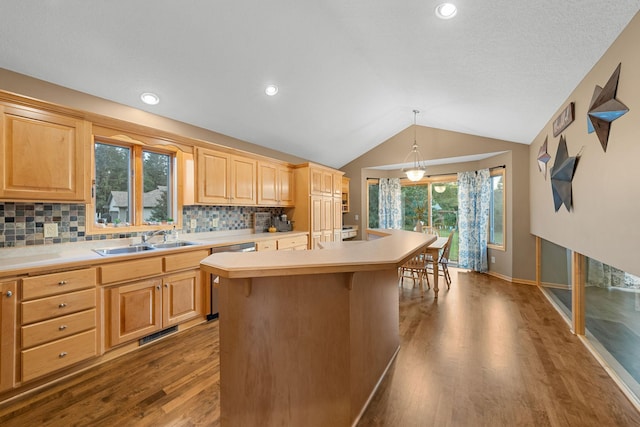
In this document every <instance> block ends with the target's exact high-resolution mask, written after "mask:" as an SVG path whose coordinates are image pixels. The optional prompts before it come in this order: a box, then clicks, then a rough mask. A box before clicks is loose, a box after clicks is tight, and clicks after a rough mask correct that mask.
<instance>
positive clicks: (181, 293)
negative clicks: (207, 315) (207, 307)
mask: <svg viewBox="0 0 640 427" xmlns="http://www.w3.org/2000/svg"><path fill="white" fill-rule="evenodd" d="M202 308H203V307H202V286H201V285H200V270H199V269H198V270H191V271H186V272H184V273H177V274H173V275H171V276H168V277H165V278H164V279H163V280H162V327H163V328H168V327H169V326H173V325H177V324H179V323H182V322H185V321H187V320H189V319H193V318H194V317H197V316H199V315H202V314H203V310H202Z"/></svg>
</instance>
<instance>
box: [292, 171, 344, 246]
mask: <svg viewBox="0 0 640 427" xmlns="http://www.w3.org/2000/svg"><path fill="white" fill-rule="evenodd" d="M342 175H343V172H340V171H337V170H335V169H331V168H328V167H325V166H321V165H316V164H313V163H304V164H301V165H298V166H296V169H295V182H296V188H295V208H294V209H292V210H291V214H290V219H291V220H293V221H294V223H293V226H294V230H296V231H308V232H309V235H310V239H309V248H310V249H317V248H318V243H320V242H332V241H337V240H340V239H341V238H342V237H341V236H342V210H341V204H342ZM337 183H339V184H337Z"/></svg>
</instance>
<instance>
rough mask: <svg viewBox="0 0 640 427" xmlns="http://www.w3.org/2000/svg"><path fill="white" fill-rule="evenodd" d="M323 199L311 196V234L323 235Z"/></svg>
mask: <svg viewBox="0 0 640 427" xmlns="http://www.w3.org/2000/svg"><path fill="white" fill-rule="evenodd" d="M322 212H323V211H322V197H319V196H311V232H312V233H321V232H322V226H323V216H322Z"/></svg>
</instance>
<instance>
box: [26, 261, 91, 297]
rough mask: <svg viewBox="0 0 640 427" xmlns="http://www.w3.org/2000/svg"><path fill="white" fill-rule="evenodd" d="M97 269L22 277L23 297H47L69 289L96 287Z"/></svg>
mask: <svg viewBox="0 0 640 427" xmlns="http://www.w3.org/2000/svg"><path fill="white" fill-rule="evenodd" d="M95 285H96V269H95V268H87V269H84V270H73V271H65V272H63V273H54V274H43V275H42V276H35V277H27V278H25V279H22V299H23V300H29V299H34V298H41V297H46V296H49V295H55V294H61V293H64V292H69V291H77V290H78V289H85V288H91V287H95Z"/></svg>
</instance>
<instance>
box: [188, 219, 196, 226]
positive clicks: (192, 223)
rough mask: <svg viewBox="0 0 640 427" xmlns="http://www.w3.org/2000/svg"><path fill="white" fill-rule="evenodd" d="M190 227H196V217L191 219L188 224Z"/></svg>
mask: <svg viewBox="0 0 640 427" xmlns="http://www.w3.org/2000/svg"><path fill="white" fill-rule="evenodd" d="M189 226H190V228H196V227H197V226H198V220H197V219H192V220H191V223H190V224H189Z"/></svg>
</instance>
